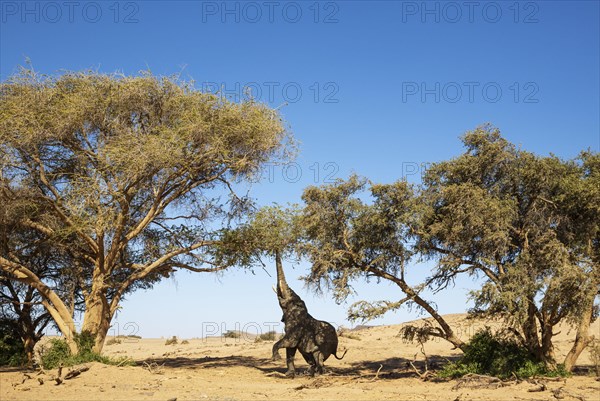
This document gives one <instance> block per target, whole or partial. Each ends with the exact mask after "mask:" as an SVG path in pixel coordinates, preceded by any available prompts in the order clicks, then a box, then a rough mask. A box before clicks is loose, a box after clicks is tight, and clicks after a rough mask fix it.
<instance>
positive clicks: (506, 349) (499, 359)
mask: <svg viewBox="0 0 600 401" xmlns="http://www.w3.org/2000/svg"><path fill="white" fill-rule="evenodd" d="M468 373H476V374H481V375H490V376H495V377H499V378H502V379H506V378H510V377H514V376H516V377H518V378H527V377H532V376H565V375H567V374H568V373H567V372H566V371H564V369H563V368H562V367H561V366H559V367H558V368H557V369H556V370H548V368H547V367H546V365H545V364H543V363H541V362H538V361H536V360H535V358H534V356H533V355H531V354H530V353H529V351H528V350H527V348H525V347H523V346H522V345H520V344H518V343H517V342H516V341H515V340H514V339H512V338H509V337H507V336H504V335H501V334H499V333H492V332H491V331H490V329H489V327H488V328H485V329H484V330H481V331H479V332H477V333H476V334H475V335H474V336H473V337H472V338H471V340H470V341H469V343H468V344H467V346H466V348H465V351H464V355H463V356H462V357H461V359H460V360H458V361H457V362H452V363H449V364H448V365H446V366H445V367H444V369H443V370H442V371H441V372H440V377H449V378H457V377H461V376H464V375H466V374H468Z"/></svg>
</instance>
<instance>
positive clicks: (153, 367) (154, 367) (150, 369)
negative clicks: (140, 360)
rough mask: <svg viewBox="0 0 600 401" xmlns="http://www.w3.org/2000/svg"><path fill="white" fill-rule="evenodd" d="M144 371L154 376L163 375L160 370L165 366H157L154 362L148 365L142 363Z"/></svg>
mask: <svg viewBox="0 0 600 401" xmlns="http://www.w3.org/2000/svg"><path fill="white" fill-rule="evenodd" d="M144 365H146V366H144V369H148V372H150V373H152V374H154V375H161V374H162V373H163V371H162V368H163V367H164V366H165V364H164V363H163V364H162V365H159V364H158V363H156V362H152V363H148V362H144Z"/></svg>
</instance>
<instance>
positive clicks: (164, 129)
mask: <svg viewBox="0 0 600 401" xmlns="http://www.w3.org/2000/svg"><path fill="white" fill-rule="evenodd" d="M292 143H293V141H292V139H291V136H290V135H289V133H288V132H287V130H286V129H285V126H284V122H283V120H282V118H281V117H280V116H279V114H278V113H277V112H276V111H275V110H272V109H270V108H268V107H267V106H265V105H263V104H261V103H257V102H255V101H253V100H247V101H243V102H241V103H234V102H230V101H227V100H226V99H223V98H222V97H219V96H216V95H214V94H209V93H203V92H200V91H197V90H196V89H195V88H194V86H193V83H192V82H184V81H181V80H179V79H178V78H177V77H157V76H154V75H152V74H150V73H142V74H141V75H139V76H123V75H119V74H109V75H106V74H100V73H96V72H93V71H86V72H73V73H71V72H67V73H63V74H60V75H56V76H43V75H39V74H37V73H35V72H33V71H32V70H28V69H23V70H22V71H21V72H20V73H18V74H16V75H15V76H13V77H11V78H9V79H8V80H6V81H5V82H3V83H2V84H1V87H0V161H1V163H2V164H1V170H0V181H1V184H2V192H3V193H4V194H5V197H6V198H8V199H10V202H11V203H13V204H22V205H26V207H27V208H29V209H31V210H33V211H39V213H37V212H36V213H30V214H24V215H23V216H22V218H21V219H20V220H19V224H20V225H21V226H24V227H28V228H30V229H32V230H34V231H35V232H36V235H39V236H41V237H43V238H42V240H44V241H49V242H50V243H51V244H52V246H54V247H58V248H61V247H62V248H64V249H68V252H69V254H70V255H71V257H72V258H74V259H75V260H76V261H77V263H76V266H78V267H77V268H78V269H79V271H78V272H77V278H78V282H77V285H78V288H79V290H80V292H81V294H82V296H83V298H84V303H85V307H84V309H85V315H84V320H83V325H82V330H83V331H87V332H89V333H90V334H92V335H93V336H94V337H95V339H96V345H95V349H96V350H100V349H101V348H102V344H103V343H104V338H105V335H106V332H107V330H108V328H109V324H110V320H111V319H112V317H113V315H114V313H115V312H116V310H117V308H118V305H119V302H120V301H121V299H122V297H123V295H124V294H125V293H126V292H127V291H129V290H131V288H133V287H135V286H136V285H144V284H143V283H152V282H154V281H156V280H158V279H160V278H161V277H166V276H168V275H170V274H171V273H172V272H173V271H175V270H177V269H187V270H191V271H197V272H210V271H216V270H219V269H223V268H225V267H226V266H222V265H215V264H214V263H212V261H211V260H210V253H209V249H210V247H211V246H214V244H215V243H217V242H218V241H219V235H220V232H221V231H220V228H221V227H222V226H223V225H227V224H228V223H229V222H231V221H232V219H233V218H234V217H239V216H243V215H244V213H245V212H246V210H247V203H248V202H247V200H246V199H244V198H240V197H238V196H237V195H236V194H235V193H234V192H233V190H232V182H234V180H243V179H245V178H248V177H249V176H251V175H252V174H254V173H256V171H257V170H258V169H260V167H261V166H262V164H264V163H265V162H267V161H272V160H281V159H285V158H286V157H288V156H289V151H290V149H291V146H290V145H291V144H292ZM17 248H18V246H17ZM19 254H20V253H19V250H18V249H14V250H11V251H10V252H8V253H6V252H4V251H3V253H2V255H1V256H0V268H1V269H2V270H3V271H4V272H6V273H8V274H10V275H11V277H13V278H15V279H16V280H19V281H21V282H24V283H26V284H27V285H29V286H32V287H34V288H35V289H36V290H37V291H38V292H39V293H40V295H41V297H42V298H43V299H44V301H45V302H46V306H47V308H48V310H49V312H50V314H51V315H52V317H53V318H54V320H55V321H56V323H57V325H58V327H59V328H60V330H61V331H62V332H63V334H65V336H66V337H67V339H68V340H69V341H70V344H71V349H72V350H76V344H75V343H74V342H73V336H74V334H75V326H74V322H73V318H72V313H71V312H70V311H69V308H68V307H67V305H66V304H65V300H64V299H62V298H61V296H60V295H59V294H58V293H57V292H56V291H55V290H54V289H53V288H51V287H50V286H49V285H48V284H47V282H46V281H45V280H44V279H43V278H42V277H40V276H38V275H37V274H36V271H35V270H34V269H33V268H32V266H31V265H28V263H27V260H23V259H22V258H20V257H19Z"/></svg>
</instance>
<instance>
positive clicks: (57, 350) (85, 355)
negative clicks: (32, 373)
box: [41, 331, 133, 369]
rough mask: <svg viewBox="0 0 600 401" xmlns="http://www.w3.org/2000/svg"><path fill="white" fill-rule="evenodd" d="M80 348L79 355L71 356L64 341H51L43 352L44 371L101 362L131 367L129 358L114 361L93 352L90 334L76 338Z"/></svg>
mask: <svg viewBox="0 0 600 401" xmlns="http://www.w3.org/2000/svg"><path fill="white" fill-rule="evenodd" d="M75 341H76V342H77V345H78V347H79V353H78V354H77V355H73V354H71V350H70V349H69V346H68V344H67V342H66V340H64V339H57V338H54V339H52V340H50V346H49V347H48V348H46V349H44V350H42V352H41V363H42V366H43V367H44V369H54V368H56V367H58V366H60V365H62V366H73V365H78V364H81V363H86V362H100V363H103V364H106V365H119V366H123V365H131V364H133V361H131V360H130V359H129V358H127V357H122V358H117V359H112V358H109V357H107V356H103V355H100V354H98V353H96V352H93V351H92V347H93V345H94V337H93V336H92V335H91V334H90V333H89V332H85V331H84V332H82V333H80V334H78V335H77V336H76V337H75Z"/></svg>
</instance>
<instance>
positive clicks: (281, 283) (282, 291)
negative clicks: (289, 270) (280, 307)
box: [275, 251, 291, 298]
mask: <svg viewBox="0 0 600 401" xmlns="http://www.w3.org/2000/svg"><path fill="white" fill-rule="evenodd" d="M275 267H276V268H277V295H279V296H280V297H282V298H289V297H290V291H291V290H290V287H288V285H287V282H286V281H285V274H284V273H283V264H282V263H281V253H280V252H279V251H275Z"/></svg>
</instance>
